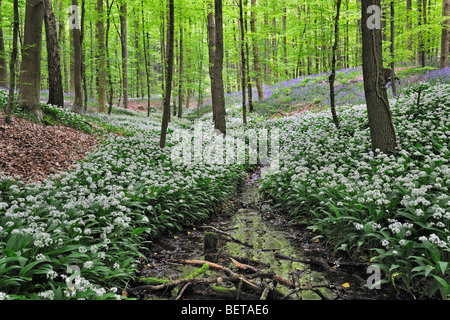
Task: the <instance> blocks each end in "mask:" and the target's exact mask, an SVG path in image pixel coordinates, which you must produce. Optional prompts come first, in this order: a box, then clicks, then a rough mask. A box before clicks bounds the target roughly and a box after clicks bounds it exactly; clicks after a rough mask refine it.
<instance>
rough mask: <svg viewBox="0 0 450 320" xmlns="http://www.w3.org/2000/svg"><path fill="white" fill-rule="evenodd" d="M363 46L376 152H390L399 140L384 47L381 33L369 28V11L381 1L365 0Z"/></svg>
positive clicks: (364, 68)
mask: <svg viewBox="0 0 450 320" xmlns="http://www.w3.org/2000/svg"><path fill="white" fill-rule="evenodd" d="M361 4H362V6H361V11H362V21H361V31H362V44H363V50H362V52H363V77H364V91H365V95H366V103H367V111H368V116H369V127H370V136H371V140H372V151H373V152H374V153H377V151H378V150H380V151H382V152H383V153H389V152H392V151H394V150H395V148H396V146H397V138H396V134H395V128H394V125H393V123H392V115H391V111H390V107H389V102H388V98H387V92H386V83H385V80H384V76H383V48H382V38H381V30H380V29H377V28H374V27H373V26H372V28H369V26H368V23H367V22H368V21H369V20H370V19H369V17H371V13H370V12H367V9H368V7H369V6H371V5H375V6H378V7H380V0H362V1H361Z"/></svg>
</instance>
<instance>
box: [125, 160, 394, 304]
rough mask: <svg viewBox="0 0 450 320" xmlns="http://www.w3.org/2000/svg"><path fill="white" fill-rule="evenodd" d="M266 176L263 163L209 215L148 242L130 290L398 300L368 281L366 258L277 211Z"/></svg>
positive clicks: (191, 295)
mask: <svg viewBox="0 0 450 320" xmlns="http://www.w3.org/2000/svg"><path fill="white" fill-rule="evenodd" d="M260 177H261V169H260V168H258V169H257V170H256V171H254V172H252V173H250V174H249V175H248V177H247V179H246V181H245V183H244V184H243V185H242V187H241V188H240V190H239V192H238V194H237V195H236V197H235V198H234V199H233V200H232V201H229V202H228V203H227V204H226V205H225V206H224V207H223V208H222V209H221V210H220V212H218V213H216V214H214V215H213V216H212V217H211V218H210V219H209V220H208V221H205V222H204V223H203V224H201V225H198V226H191V227H190V228H188V229H186V230H183V231H182V232H177V233H172V234H170V235H166V236H163V237H160V238H158V239H156V240H155V241H153V242H152V243H150V244H149V246H148V250H147V251H146V252H144V254H145V255H146V257H147V261H142V264H141V266H140V268H139V273H138V275H137V279H139V281H138V283H136V284H135V286H133V288H130V289H129V290H128V294H129V295H132V296H135V297H137V298H138V299H142V300H148V299H157V300H160V299H173V300H211V299H212V300H222V299H226V300H236V299H238V300H258V299H277V300H278V299H283V300H284V299H288V300H301V299H303V300H320V299H322V300H336V299H338V300H354V299H357V300H366V299H370V300H372V299H374V300H378V299H392V298H394V299H395V297H393V294H392V292H391V293H389V292H385V291H382V290H375V289H374V290H369V289H368V288H366V287H365V284H366V281H367V279H368V278H369V276H370V274H366V269H367V265H366V264H364V263H357V262H350V259H349V258H348V257H345V256H344V255H342V256H338V254H336V253H334V252H333V250H332V249H331V248H329V247H327V246H326V245H325V243H324V242H323V241H322V240H317V239H314V236H315V235H316V234H313V233H312V232H311V230H309V229H306V228H305V227H304V226H301V225H299V224H296V223H293V222H289V221H288V220H287V218H286V217H283V216H282V215H279V214H277V213H276V212H275V210H272V209H271V206H270V204H269V203H268V202H267V201H265V200H264V199H263V198H262V197H261V195H260V193H259V181H258V180H259V179H260ZM205 235H206V237H207V239H208V240H205ZM211 239H212V240H211ZM216 239H217V243H216V242H215V240H216ZM205 241H206V242H205ZM211 241H212V244H211ZM206 246H208V248H209V247H211V248H212V249H210V250H211V251H210V252H205V247H206ZM215 249H217V250H215ZM205 264H207V266H206V265H205Z"/></svg>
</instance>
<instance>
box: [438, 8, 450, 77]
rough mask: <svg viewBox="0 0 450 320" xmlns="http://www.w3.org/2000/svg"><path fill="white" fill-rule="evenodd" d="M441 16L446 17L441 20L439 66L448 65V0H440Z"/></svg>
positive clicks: (449, 22)
mask: <svg viewBox="0 0 450 320" xmlns="http://www.w3.org/2000/svg"><path fill="white" fill-rule="evenodd" d="M442 16H443V17H444V18H446V19H447V20H445V21H444V22H443V26H442V33H441V58H440V68H441V69H444V68H445V67H448V52H449V33H450V17H449V16H450V0H443V1H442Z"/></svg>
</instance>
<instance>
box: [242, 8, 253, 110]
mask: <svg viewBox="0 0 450 320" xmlns="http://www.w3.org/2000/svg"><path fill="white" fill-rule="evenodd" d="M245 6H247V1H246V3H245ZM244 25H245V29H244V30H245V32H246V33H248V23H247V14H246V15H245V19H244ZM245 54H246V56H247V58H246V60H247V88H248V109H249V111H250V112H253V91H252V81H251V76H250V49H249V45H248V41H245Z"/></svg>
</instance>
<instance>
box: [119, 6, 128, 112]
mask: <svg viewBox="0 0 450 320" xmlns="http://www.w3.org/2000/svg"><path fill="white" fill-rule="evenodd" d="M127 37H128V32H127V4H126V2H123V3H122V5H121V6H120V43H121V46H122V81H123V83H122V85H123V106H124V108H125V109H128V47H127Z"/></svg>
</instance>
